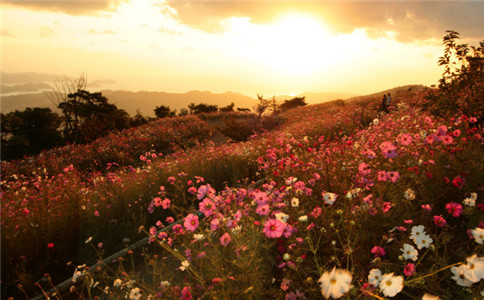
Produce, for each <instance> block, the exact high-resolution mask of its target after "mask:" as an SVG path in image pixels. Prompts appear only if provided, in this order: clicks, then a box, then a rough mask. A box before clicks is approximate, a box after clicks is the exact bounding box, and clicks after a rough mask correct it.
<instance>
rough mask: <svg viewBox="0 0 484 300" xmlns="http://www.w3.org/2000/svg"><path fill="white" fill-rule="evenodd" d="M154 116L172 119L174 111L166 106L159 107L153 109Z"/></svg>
mask: <svg viewBox="0 0 484 300" xmlns="http://www.w3.org/2000/svg"><path fill="white" fill-rule="evenodd" d="M155 115H156V117H157V118H159V119H161V118H166V117H174V116H175V115H176V111H172V110H171V109H170V108H169V107H168V106H165V105H160V106H157V107H156V108H155Z"/></svg>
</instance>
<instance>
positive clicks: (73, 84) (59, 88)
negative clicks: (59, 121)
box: [47, 73, 87, 136]
mask: <svg viewBox="0 0 484 300" xmlns="http://www.w3.org/2000/svg"><path fill="white" fill-rule="evenodd" d="M86 88H87V76H86V74H84V73H82V74H81V75H80V76H79V78H77V79H74V78H70V77H68V76H64V77H63V78H62V79H59V80H56V81H54V86H53V87H52V91H50V92H49V93H48V94H47V96H48V97H49V99H50V101H51V102H52V103H53V104H54V105H55V106H56V107H58V108H59V106H60V104H61V103H64V102H68V101H69V95H70V94H73V93H76V92H77V91H80V90H86ZM62 113H63V115H64V136H68V135H69V132H73V131H74V126H75V124H76V123H77V120H74V119H72V115H71V114H68V112H67V111H62Z"/></svg>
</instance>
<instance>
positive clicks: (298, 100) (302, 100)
mask: <svg viewBox="0 0 484 300" xmlns="http://www.w3.org/2000/svg"><path fill="white" fill-rule="evenodd" d="M305 105H307V103H306V97H294V98H292V99H291V100H285V101H284V103H282V104H281V105H280V109H281V110H282V111H285V110H288V109H292V108H296V107H298V106H305Z"/></svg>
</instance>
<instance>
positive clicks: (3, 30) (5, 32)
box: [1, 29, 15, 37]
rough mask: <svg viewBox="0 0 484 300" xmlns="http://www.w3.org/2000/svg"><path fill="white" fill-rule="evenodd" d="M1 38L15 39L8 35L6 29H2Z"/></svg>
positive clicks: (8, 32)
mask: <svg viewBox="0 0 484 300" xmlns="http://www.w3.org/2000/svg"><path fill="white" fill-rule="evenodd" d="M1 36H2V37H15V36H14V35H13V34H11V33H10V31H8V30H6V29H2V34H1Z"/></svg>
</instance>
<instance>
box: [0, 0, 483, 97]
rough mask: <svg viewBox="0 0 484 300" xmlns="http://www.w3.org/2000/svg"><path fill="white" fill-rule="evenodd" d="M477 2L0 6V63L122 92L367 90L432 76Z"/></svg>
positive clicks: (472, 39)
mask: <svg viewBox="0 0 484 300" xmlns="http://www.w3.org/2000/svg"><path fill="white" fill-rule="evenodd" d="M483 16H484V2H481V1H450V2H449V1H445V2H444V1H372V2H368V1H307V2H306V1H299V2H296V1H270V0H269V1H243V2H242V1H217V0H212V1H203V0H201V1H174V0H173V1H170V0H165V1H148V0H146V1H145V0H131V1H129V0H126V1H105V0H98V1H82V0H81V1H79V0H78V1H68V0H64V1H23V0H16V1H15V0H13V1H5V0H4V1H2V11H1V20H2V21H1V38H2V41H1V44H2V46H1V47H2V49H1V52H2V54H1V69H2V71H4V72H9V73H17V72H38V73H50V74H60V75H67V76H71V77H76V76H79V75H80V74H81V73H85V74H87V77H88V79H90V80H96V79H112V80H115V81H116V82H117V87H119V88H123V89H126V90H133V91H138V90H150V91H166V92H186V91H190V90H209V91H212V92H225V91H234V92H240V93H243V94H246V95H248V96H252V97H254V96H255V95H256V94H257V93H259V94H263V95H265V96H272V95H277V94H298V93H302V92H351V93H358V94H365V93H371V92H377V91H380V90H384V89H387V88H392V87H396V86H400V85H406V84H425V85H431V84H435V83H437V81H438V79H439V78H440V76H441V73H442V71H443V69H442V68H441V67H438V66H437V60H438V58H439V56H441V55H442V42H441V40H442V37H443V36H444V34H445V30H448V29H453V30H456V31H458V32H460V33H461V36H462V38H463V40H462V41H463V42H468V43H470V44H471V45H477V44H478V41H480V40H483V39H484V31H483V30H482V28H484V17H483Z"/></svg>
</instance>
